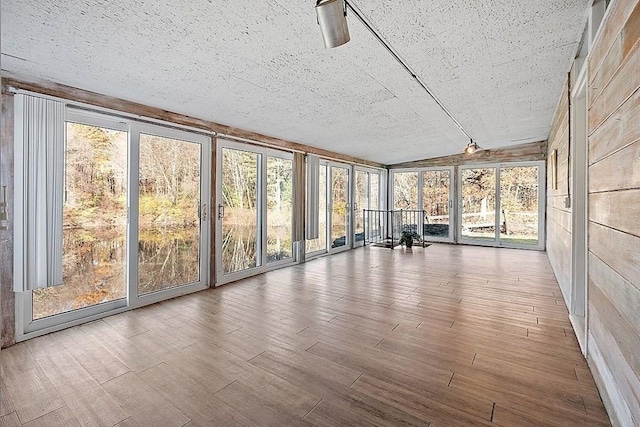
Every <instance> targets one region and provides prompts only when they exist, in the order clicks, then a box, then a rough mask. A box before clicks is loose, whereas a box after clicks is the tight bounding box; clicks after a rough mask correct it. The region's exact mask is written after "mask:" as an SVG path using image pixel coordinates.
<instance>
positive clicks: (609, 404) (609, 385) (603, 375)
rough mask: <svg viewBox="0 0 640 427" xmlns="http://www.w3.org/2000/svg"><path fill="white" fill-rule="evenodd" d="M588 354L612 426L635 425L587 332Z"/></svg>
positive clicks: (593, 341) (629, 426) (628, 426)
mask: <svg viewBox="0 0 640 427" xmlns="http://www.w3.org/2000/svg"><path fill="white" fill-rule="evenodd" d="M588 339H589V356H588V357H587V362H588V363H589V367H590V368H591V372H592V374H593V378H594V380H595V382H596V384H597V386H598V391H599V392H600V397H601V398H602V401H603V402H604V406H605V408H606V409H607V413H608V414H609V419H610V420H611V424H612V425H613V426H620V427H635V426H636V424H635V423H634V421H633V416H632V415H631V411H630V410H629V407H628V406H627V403H626V402H625V400H624V398H623V397H622V395H621V394H620V391H619V389H618V387H617V385H616V383H615V380H614V378H613V375H612V374H611V371H609V368H608V367H607V363H606V362H605V360H604V357H603V356H602V353H601V352H600V349H599V348H598V344H597V343H596V341H595V340H594V339H593V336H592V335H591V333H589V338H588Z"/></svg>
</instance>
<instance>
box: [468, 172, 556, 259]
mask: <svg viewBox="0 0 640 427" xmlns="http://www.w3.org/2000/svg"><path fill="white" fill-rule="evenodd" d="M527 166H529V167H535V166H537V167H538V243H537V244H536V245H523V244H516V243H508V242H502V241H501V240H500V231H499V230H500V218H501V214H500V213H501V204H500V198H501V194H500V171H501V169H502V168H511V167H527ZM483 168H495V169H496V184H495V185H496V186H495V190H494V191H495V195H496V208H495V209H496V215H495V231H494V233H495V234H494V240H492V241H483V240H475V239H471V238H465V237H463V236H462V207H463V206H462V172H463V171H464V170H466V169H483ZM545 173H546V162H545V161H527V162H505V163H480V164H469V165H461V166H460V167H459V169H458V189H457V191H458V215H457V217H458V221H457V234H458V240H457V242H458V243H464V244H468V245H475V246H492V247H504V248H512V249H530V250H538V251H541V250H544V248H545V242H546V238H545V215H546V209H545V207H546V185H545V182H546V181H545V176H546V175H545Z"/></svg>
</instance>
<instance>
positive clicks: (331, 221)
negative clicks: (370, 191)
mask: <svg viewBox="0 0 640 427" xmlns="http://www.w3.org/2000/svg"><path fill="white" fill-rule="evenodd" d="M318 172H319V173H318V177H319V178H318V179H319V182H318V191H319V196H320V197H319V204H318V225H319V227H318V229H319V233H318V238H316V239H313V240H307V241H306V248H305V249H306V254H307V258H311V257H314V256H318V255H322V254H326V253H335V252H340V251H343V250H347V249H350V248H351V246H352V241H353V235H352V233H353V232H352V230H351V218H352V212H351V172H352V167H351V166H350V165H346V164H343V163H335V162H329V161H326V160H322V161H321V162H320V165H319V171H318Z"/></svg>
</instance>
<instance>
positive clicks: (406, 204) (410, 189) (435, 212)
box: [391, 167, 454, 242]
mask: <svg viewBox="0 0 640 427" xmlns="http://www.w3.org/2000/svg"><path fill="white" fill-rule="evenodd" d="M391 179H392V183H393V184H392V187H391V189H392V194H391V198H392V200H393V209H394V210H403V211H409V212H406V213H403V214H402V216H400V215H399V214H396V215H395V216H394V218H396V222H397V224H396V225H395V226H396V227H403V228H409V229H412V230H415V231H416V232H417V233H418V234H420V235H421V236H424V239H425V240H428V241H441V242H452V241H453V237H454V233H453V231H454V228H453V227H454V221H453V217H452V215H451V207H452V200H453V190H454V186H453V167H437V168H424V169H418V170H397V171H396V170H394V171H392V175H391ZM398 233H399V232H396V234H398Z"/></svg>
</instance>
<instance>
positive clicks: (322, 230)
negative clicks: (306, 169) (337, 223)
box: [306, 165, 327, 253]
mask: <svg viewBox="0 0 640 427" xmlns="http://www.w3.org/2000/svg"><path fill="white" fill-rule="evenodd" d="M318 189H319V190H318V191H319V193H320V195H319V202H318V238H317V239H313V240H307V243H306V250H307V253H311V252H318V251H326V250H327V165H320V171H319V172H318Z"/></svg>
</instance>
